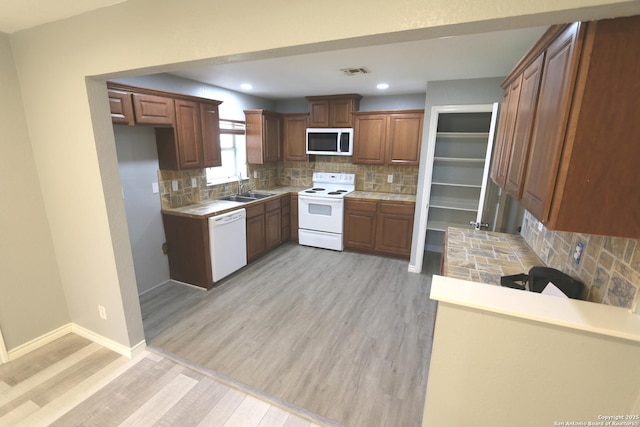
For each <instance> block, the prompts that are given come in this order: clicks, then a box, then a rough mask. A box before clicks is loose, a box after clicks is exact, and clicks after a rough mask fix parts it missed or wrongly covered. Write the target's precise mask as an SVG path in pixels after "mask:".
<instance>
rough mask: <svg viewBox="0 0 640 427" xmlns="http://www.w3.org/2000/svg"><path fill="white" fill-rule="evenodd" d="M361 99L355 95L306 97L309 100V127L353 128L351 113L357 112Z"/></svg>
mask: <svg viewBox="0 0 640 427" xmlns="http://www.w3.org/2000/svg"><path fill="white" fill-rule="evenodd" d="M361 98H362V97H361V96H360V95H357V94H347V95H327V96H307V99H308V100H309V127H310V128H326V127H330V128H351V127H353V117H352V113H353V112H355V111H358V108H359V107H360V99H361Z"/></svg>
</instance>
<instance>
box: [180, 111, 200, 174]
mask: <svg viewBox="0 0 640 427" xmlns="http://www.w3.org/2000/svg"><path fill="white" fill-rule="evenodd" d="M175 104H176V137H177V143H178V157H179V165H180V169H189V168H198V167H202V165H203V162H202V129H201V127H200V108H199V105H198V104H197V103H195V102H191V101H183V100H180V99H177V100H176V101H175Z"/></svg>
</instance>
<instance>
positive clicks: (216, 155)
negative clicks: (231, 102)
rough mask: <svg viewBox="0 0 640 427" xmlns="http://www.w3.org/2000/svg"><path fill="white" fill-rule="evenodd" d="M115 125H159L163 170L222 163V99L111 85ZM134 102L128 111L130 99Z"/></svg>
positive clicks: (157, 130)
mask: <svg viewBox="0 0 640 427" xmlns="http://www.w3.org/2000/svg"><path fill="white" fill-rule="evenodd" d="M108 90H109V103H110V106H111V119H112V122H113V123H114V124H128V125H134V124H135V125H151V126H154V127H156V144H157V148H158V162H159V166H160V169H178V170H179V169H194V168H203V167H213V166H220V165H221V164H222V161H221V150H220V127H219V117H218V106H219V105H220V103H221V102H220V101H214V100H207V99H203V98H197V97H191V96H186V95H179V94H172V93H165V92H160V91H155V90H151V89H143V88H136V87H132V86H126V85H120V84H115V83H109V84H108ZM129 100H130V102H131V107H130V109H131V111H133V114H128V113H129V111H130V110H129V107H128V106H127V104H128V102H129Z"/></svg>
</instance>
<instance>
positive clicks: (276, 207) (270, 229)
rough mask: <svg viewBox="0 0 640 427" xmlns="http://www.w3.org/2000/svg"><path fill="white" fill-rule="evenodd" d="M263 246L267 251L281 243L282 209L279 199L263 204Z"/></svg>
mask: <svg viewBox="0 0 640 427" xmlns="http://www.w3.org/2000/svg"><path fill="white" fill-rule="evenodd" d="M264 209H265V213H264V219H265V246H266V248H267V251H270V250H272V249H274V248H276V247H277V246H278V245H280V243H282V208H281V204H280V198H277V199H275V200H269V201H268V202H265V204H264Z"/></svg>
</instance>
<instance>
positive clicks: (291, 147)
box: [282, 113, 309, 162]
mask: <svg viewBox="0 0 640 427" xmlns="http://www.w3.org/2000/svg"><path fill="white" fill-rule="evenodd" d="M308 123H309V114H308V113H291V114H284V115H283V116H282V124H283V125H282V145H283V157H282V159H283V160H285V161H298V162H306V161H307V160H309V156H308V155H307V127H308Z"/></svg>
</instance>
